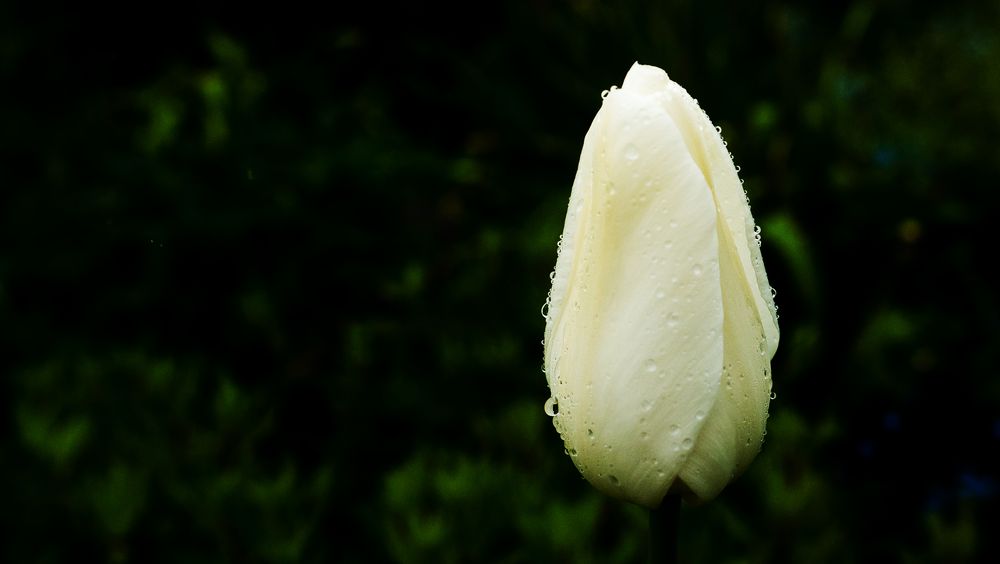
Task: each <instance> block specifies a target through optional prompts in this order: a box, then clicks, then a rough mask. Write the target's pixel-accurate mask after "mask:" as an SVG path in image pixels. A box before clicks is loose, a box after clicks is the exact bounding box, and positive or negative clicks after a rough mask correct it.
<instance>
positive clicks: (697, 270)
mask: <svg viewBox="0 0 1000 564" xmlns="http://www.w3.org/2000/svg"><path fill="white" fill-rule="evenodd" d="M691 273H692V274H694V275H695V276H701V265H700V264H695V265H694V266H692V267H691Z"/></svg>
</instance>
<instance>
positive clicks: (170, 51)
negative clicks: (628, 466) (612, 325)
mask: <svg viewBox="0 0 1000 564" xmlns="http://www.w3.org/2000/svg"><path fill="white" fill-rule="evenodd" d="M365 4H366V3H361V5H360V6H359V5H352V7H351V9H350V10H349V11H345V9H344V8H342V7H338V6H335V5H330V6H327V7H326V8H324V9H323V11H322V13H321V12H320V11H319V10H320V9H318V8H313V10H316V11H315V12H309V11H303V10H302V9H292V8H290V7H287V8H286V7H283V6H279V5H273V6H269V7H267V8H266V9H264V8H262V9H260V11H256V10H257V9H251V7H250V6H249V5H247V6H242V7H240V8H232V9H228V10H222V9H218V10H215V9H211V8H207V7H205V6H195V7H182V6H180V5H175V4H169V5H162V6H155V7H154V6H146V5H143V6H132V7H131V8H129V9H125V10H122V9H117V8H115V9H112V8H99V7H95V6H92V5H90V4H87V5H86V6H81V7H79V8H76V9H74V10H70V11H66V10H59V9H54V8H50V7H48V6H41V5H37V6H35V7H31V6H30V5H29V4H28V3H21V5H20V6H17V5H12V4H10V3H3V4H0V217H2V223H0V229H2V231H0V371H2V374H3V378H2V380H0V382H2V384H0V386H2V388H0V394H2V400H0V462H2V466H0V500H2V501H0V504H2V509H0V531H2V533H0V535H2V536H3V541H2V543H0V544H2V548H0V559H2V560H4V561H7V562H105V561H113V562H185V563H200V562H240V563H243V562H380V561H401V562H432V563H441V562H444V563H447V562H507V563H519V562H584V563H585V562H641V561H642V559H643V558H644V553H645V542H646V530H645V519H646V517H645V514H644V512H643V511H641V510H639V509H638V508H635V507H631V506H627V505H625V504H622V503H619V502H617V501H614V500H610V499H605V498H603V497H601V496H600V495H598V494H597V493H596V492H595V491H594V490H593V489H592V488H591V487H590V486H589V485H587V484H586V483H585V482H584V481H583V480H581V479H580V478H579V476H578V474H577V472H576V470H575V469H574V468H573V466H572V464H571V462H570V460H569V457H567V456H565V455H564V453H563V448H562V445H561V444H560V442H559V440H558V437H557V435H556V433H555V431H554V429H553V428H552V426H551V424H550V422H549V421H548V418H547V417H545V415H544V414H543V412H542V404H543V402H544V401H545V399H546V398H547V388H546V385H545V379H544V376H543V374H542V372H541V362H542V354H541V345H540V341H541V338H542V331H543V325H544V320H543V319H542V316H541V314H540V308H541V305H542V303H543V302H544V300H545V295H546V291H547V290H548V282H549V278H548V274H549V272H550V270H551V269H552V266H553V264H554V262H555V244H556V239H557V238H558V235H559V233H560V231H561V227H562V221H563V216H564V213H565V205H566V201H567V198H568V195H569V189H570V185H571V183H572V179H573V176H574V172H575V169H576V164H577V163H576V161H577V159H578V157H579V151H580V147H581V145H582V141H583V135H584V133H585V132H586V130H587V129H588V127H589V124H590V120H591V119H592V118H593V115H594V114H595V112H596V111H597V109H598V108H599V106H600V101H601V99H600V92H601V91H602V90H604V89H606V88H608V87H610V86H611V85H613V84H620V83H621V79H622V78H623V77H624V75H625V72H626V71H627V70H628V68H629V66H630V65H631V64H632V62H633V61H635V60H639V61H641V62H643V63H647V64H654V65H657V66H660V67H662V68H664V69H666V70H667V71H668V72H669V73H670V75H671V77H672V78H673V79H674V80H676V81H678V82H679V83H680V84H682V85H683V86H685V87H686V88H687V89H688V90H689V91H690V92H691V93H692V95H694V96H695V97H696V98H698V100H699V101H700V102H701V105H702V107H703V108H705V110H706V111H707V112H708V113H709V115H710V116H711V117H712V119H713V120H714V121H715V123H717V124H718V125H721V127H722V130H723V134H724V136H725V138H726V140H727V141H728V143H729V149H730V150H731V151H732V153H733V155H734V156H735V159H736V162H737V163H738V164H739V165H740V166H741V169H742V176H743V178H744V179H745V181H746V184H745V186H746V189H747V192H748V193H749V196H750V199H751V202H752V206H753V211H754V214H755V216H756V218H757V219H758V221H759V222H760V223H761V225H762V226H763V241H764V246H763V252H764V257H765V261H766V264H767V267H768V273H769V274H770V277H771V281H772V283H773V285H774V286H775V288H776V289H777V291H778V294H777V302H778V304H779V307H780V312H779V313H780V323H781V327H782V342H781V346H780V348H779V350H778V354H777V356H776V357H775V359H774V362H773V372H774V389H775V391H776V393H777V399H776V400H775V401H774V402H773V403H772V408H771V419H770V424H769V432H768V435H767V442H766V444H765V445H764V449H763V451H762V453H761V455H760V456H759V457H758V459H757V460H756V462H755V463H754V464H753V466H751V468H750V470H749V471H748V472H747V474H745V475H744V476H743V477H742V478H740V479H738V480H737V481H736V482H734V483H733V484H732V485H731V486H730V487H729V488H728V489H727V490H726V491H725V492H724V493H723V494H722V495H721V496H720V497H719V498H718V499H717V500H716V501H714V502H712V503H710V504H707V505H705V506H702V507H698V508H685V509H684V510H683V515H682V521H683V523H682V531H681V554H682V559H683V560H684V561H686V562H706V563H714V562H732V563H737V562H753V563H771V562H774V563H786V562H787V563H807V562H808V563H812V562H817V563H825V562H831V563H851V562H905V563H910V562H913V563H916V562H991V561H993V562H995V561H997V559H998V555H1000V541H998V539H997V531H998V527H1000V521H998V517H1000V515H998V509H997V501H998V493H1000V492H998V488H1000V483H998V476H1000V464H998V462H997V456H996V455H997V452H998V450H1000V377H998V375H1000V369H998V362H997V354H998V351H1000V306H998V298H997V282H996V280H995V279H994V278H993V276H992V275H990V274H988V273H987V270H988V269H989V268H991V267H993V266H995V265H996V262H997V259H998V252H997V244H996V240H997V223H998V218H997V213H998V211H997V210H998V205H1000V192H998V190H1000V186H998V181H1000V143H998V139H1000V34H998V30H1000V8H998V5H997V3H995V2H981V3H973V2H964V3H963V2H952V3H943V2H942V3H938V2H926V3H915V4H914V3H908V2H901V1H866V2H857V3H829V4H828V5H813V3H807V4H803V5H801V6H799V5H794V4H788V3H783V2H764V3H760V4H751V3H745V4H740V5H739V6H728V5H726V4H725V3H720V2H697V1H693V0H692V1H679V2H669V3H645V2H630V3H608V4H609V5H604V3H598V2H588V1H576V2H566V3H564V2H554V1H549V2H546V1H535V2H518V3H496V4H488V5H485V6H479V5H478V4H475V5H474V4H466V5H465V6H464V7H462V8H461V9H452V8H445V7H439V8H428V7H424V6H420V5H418V3H414V2H410V3H407V4H405V5H403V6H399V7H393V6H388V5H382V4H376V3H367V4H368V5H367V6H366V5H365ZM612 4H613V5H614V6H613V7H612V6H611V5H612ZM817 4H820V3H817ZM474 8H475V9H474ZM477 10H482V11H477ZM327 11H330V12H331V13H329V14H327V13H326V12H327ZM119 22H120V23H119Z"/></svg>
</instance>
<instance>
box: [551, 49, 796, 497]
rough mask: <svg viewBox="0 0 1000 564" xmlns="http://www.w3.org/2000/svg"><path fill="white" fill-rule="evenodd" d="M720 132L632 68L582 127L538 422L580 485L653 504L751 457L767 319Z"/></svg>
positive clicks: (653, 74)
mask: <svg viewBox="0 0 1000 564" xmlns="http://www.w3.org/2000/svg"><path fill="white" fill-rule="evenodd" d="M759 241H760V235H759V230H758V229H756V228H755V226H754V221H753V217H752V216H751V215H750V207H749V204H748V201H747V198H746V194H745V192H744V191H743V188H742V184H741V182H740V179H739V177H738V176H737V171H736V168H735V167H734V166H733V162H732V157H731V155H730V154H729V152H728V151H727V149H726V145H725V143H724V142H723V141H722V137H721V136H720V131H719V130H718V129H717V128H716V127H714V126H713V125H712V122H711V121H709V119H708V116H707V115H705V113H704V112H703V111H702V110H701V108H700V107H699V106H698V102H697V101H696V100H694V99H693V98H691V96H690V95H689V94H688V93H687V91H685V90H684V89H683V88H682V87H681V86H680V85H678V84H676V83H674V82H672V81H671V80H670V79H669V78H668V77H667V74H666V73H665V72H664V71H663V70H661V69H659V68H656V67H652V66H645V65H640V64H638V63H636V64H635V65H633V66H632V68H631V70H629V72H628V75H627V76H626V77H625V81H624V83H623V84H622V87H621V88H620V89H612V90H611V91H610V92H608V93H606V94H605V95H604V103H603V105H602V107H601V109H600V111H598V112H597V116H596V117H595V118H594V122H593V124H592V125H591V127H590V131H588V132H587V136H586V138H585V139H584V142H583V151H582V153H581V155H580V165H579V169H578V170H577V173H576V179H575V181H574V183H573V190H572V194H571V195H570V200H569V210H568V212H567V214H566V223H565V226H564V229H563V234H562V237H561V239H560V245H559V256H558V259H557V261H556V268H555V272H553V274H552V289H551V291H550V293H549V299H548V300H547V302H546V304H547V306H548V308H547V311H546V313H545V318H546V325H545V375H546V379H547V380H548V384H549V389H550V391H551V394H552V397H551V398H550V399H549V402H548V403H547V404H546V411H547V412H548V413H549V414H550V415H553V422H554V424H555V427H556V429H557V430H558V431H559V434H560V435H561V437H562V439H563V441H564V442H565V445H566V450H567V452H569V453H570V455H571V457H572V460H573V462H574V463H575V464H576V466H577V468H579V470H580V472H581V473H582V474H583V476H584V477H585V478H586V479H587V480H588V481H590V483H592V484H593V485H594V486H595V487H597V488H598V489H599V490H601V491H603V492H605V493H607V494H609V495H612V496H614V497H618V498H622V499H625V500H628V501H632V502H635V503H638V504H640V505H643V506H646V507H649V508H655V507H658V506H659V505H660V502H661V500H662V499H663V496H664V495H666V494H667V493H668V492H671V493H680V494H683V495H684V496H685V498H686V499H687V500H688V501H689V502H695V503H697V502H701V501H706V500H709V499H711V498H713V497H715V496H716V495H717V494H718V493H719V492H720V491H721V490H722V488H724V487H725V485H726V484H727V483H729V481H730V480H731V479H732V478H734V477H735V476H736V475H737V474H738V473H740V472H742V470H743V469H744V468H746V466H747V465H748V464H749V463H750V461H751V460H753V458H754V456H756V455H757V452H758V451H759V450H760V446H761V443H762V441H763V435H764V426H765V422H766V420H767V410H768V405H769V403H770V399H771V377H770V362H771V357H772V356H773V355H774V351H775V349H776V348H777V346H778V322H777V315H776V314H775V306H774V300H773V296H772V291H771V287H770V286H769V285H768V282H767V275H766V273H765V272H764V265H763V263H762V262H761V255H760V249H759V245H760V242H759Z"/></svg>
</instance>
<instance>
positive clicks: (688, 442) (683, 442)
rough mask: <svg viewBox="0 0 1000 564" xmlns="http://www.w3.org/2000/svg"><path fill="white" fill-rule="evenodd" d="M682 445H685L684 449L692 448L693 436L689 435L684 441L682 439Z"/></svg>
mask: <svg viewBox="0 0 1000 564" xmlns="http://www.w3.org/2000/svg"><path fill="white" fill-rule="evenodd" d="M681 447H683V448H684V450H688V449H689V448H691V437H688V438H686V439H684V440H683V441H681Z"/></svg>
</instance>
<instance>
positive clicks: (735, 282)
mask: <svg viewBox="0 0 1000 564" xmlns="http://www.w3.org/2000/svg"><path fill="white" fill-rule="evenodd" d="M719 247H720V251H719V262H720V270H719V272H720V276H721V281H722V288H723V292H722V297H723V307H724V309H725V322H724V331H723V362H724V364H723V372H722V385H721V386H720V388H719V394H718V398H717V400H716V403H715V405H714V406H713V407H712V411H711V413H710V414H709V417H708V422H707V423H706V424H705V426H704V427H703V428H702V430H701V434H700V435H699V436H698V439H697V441H696V443H695V448H694V451H693V452H692V453H691V456H690V458H689V459H688V462H687V464H686V465H685V466H684V469H683V470H682V471H681V474H680V479H681V480H682V481H683V482H684V484H685V485H686V486H687V487H688V488H689V489H690V490H691V491H692V492H693V493H694V495H695V496H696V498H697V501H707V500H709V499H712V498H713V497H715V496H716V495H718V493H719V491H721V490H722V488H723V487H724V486H725V485H726V484H727V483H728V482H729V481H730V480H731V479H732V478H733V477H735V476H736V475H737V474H739V473H741V472H742V471H743V470H744V469H745V468H746V466H747V465H748V464H750V462H751V461H752V460H753V459H754V457H755V456H756V455H757V453H758V451H760V445H761V440H762V438H763V436H764V425H765V423H766V421H767V408H768V404H769V403H770V394H771V379H770V360H771V355H770V353H769V352H768V351H767V349H766V342H765V337H764V329H763V326H762V325H761V323H760V319H759V317H758V310H757V305H756V304H755V303H754V300H753V298H754V296H753V292H754V291H755V290H754V289H753V288H751V286H750V284H748V283H747V279H746V278H745V276H744V273H743V270H742V268H741V266H740V264H739V262H738V256H737V253H736V252H735V250H734V249H733V243H732V241H731V240H728V239H727V238H726V237H720V245H719Z"/></svg>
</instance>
